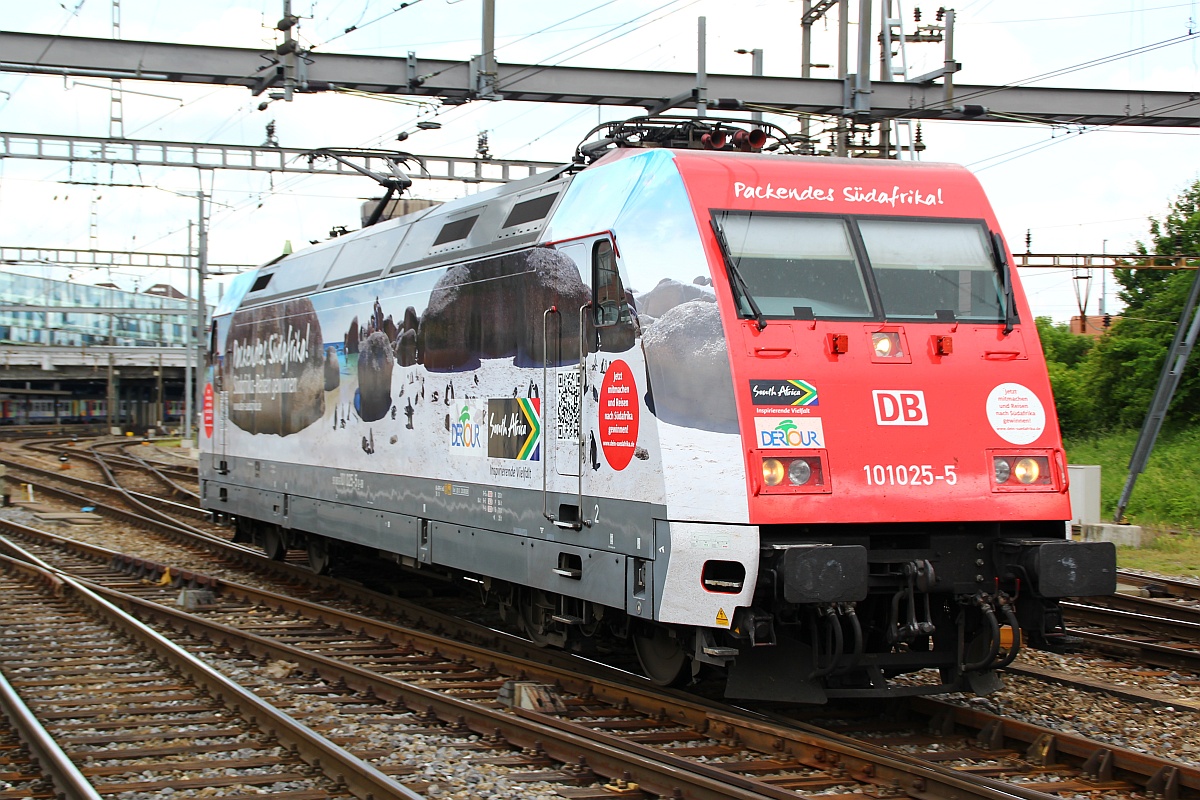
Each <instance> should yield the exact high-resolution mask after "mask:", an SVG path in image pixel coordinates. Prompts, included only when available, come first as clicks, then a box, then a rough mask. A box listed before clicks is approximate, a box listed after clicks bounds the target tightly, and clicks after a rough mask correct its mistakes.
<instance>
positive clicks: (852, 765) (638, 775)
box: [0, 521, 1048, 800]
mask: <svg viewBox="0 0 1200 800" xmlns="http://www.w3.org/2000/svg"><path fill="white" fill-rule="evenodd" d="M5 525H6V523H4V522H3V521H0V526H5ZM7 525H12V526H16V523H7ZM60 546H61V544H60ZM89 549H90V550H91V551H92V552H94V553H96V554H98V556H99V557H100V558H103V557H104V556H105V555H106V554H110V555H112V556H116V557H120V556H119V554H114V553H112V551H107V550H105V549H104V548H97V547H95V546H89ZM146 566H149V564H148V562H146ZM149 569H150V570H151V572H150V575H151V576H153V575H155V574H161V573H162V572H163V571H165V570H166V569H167V568H166V567H165V566H163V565H158V566H157V567H149ZM173 571H174V570H173ZM151 579H153V577H151ZM207 585H210V586H212V587H214V588H217V587H219V588H220V590H221V591H222V592H226V593H230V594H232V595H233V596H234V597H236V598H237V600H238V601H239V602H241V603H245V604H247V605H255V604H262V605H264V606H268V607H277V608H282V609H283V610H284V611H287V612H299V613H301V614H302V615H304V616H309V617H313V618H317V617H321V618H323V619H324V620H325V623H326V624H328V625H333V624H334V621H336V623H337V624H338V625H339V626H340V627H344V628H345V629H348V630H356V631H361V632H363V633H365V634H367V635H370V636H373V637H377V638H380V639H391V640H393V641H395V640H396V639H397V637H407V638H409V639H413V638H420V639H423V640H424V642H423V643H422V647H425V648H431V649H434V650H436V651H437V652H439V653H443V654H446V655H447V656H454V657H456V658H469V659H475V660H484V661H491V662H493V663H500V662H504V664H505V667H506V668H507V669H509V670H511V671H512V672H514V673H520V672H524V673H526V674H529V675H536V676H537V679H538V680H540V681H545V682H547V683H549V682H554V683H558V684H560V685H562V686H563V687H564V688H566V689H567V690H569V691H573V692H575V693H578V694H583V693H586V692H590V693H591V694H592V695H593V696H595V697H597V698H598V699H601V700H604V701H605V702H609V703H613V704H617V703H620V702H622V701H624V702H628V703H630V705H631V706H632V707H634V708H638V709H640V710H641V712H642V713H648V714H656V713H663V712H665V711H666V708H665V705H664V704H665V703H667V704H669V706H670V708H671V711H670V712H669V717H668V718H669V719H670V720H671V721H672V722H674V723H678V724H684V725H688V726H690V727H691V728H694V729H696V730H709V729H716V730H721V729H724V730H725V731H726V735H728V736H731V737H736V738H737V739H738V740H739V741H740V742H742V743H743V744H745V745H746V746H748V747H751V748H755V749H759V750H760V751H762V752H765V753H770V752H780V753H782V754H786V755H790V756H791V757H793V758H795V759H797V760H799V761H801V762H803V763H805V764H806V765H807V766H810V767H813V768H821V767H825V768H828V767H829V765H831V764H835V763H837V764H840V765H841V767H842V768H844V769H845V770H846V771H847V773H848V775H849V776H850V777H851V778H853V779H855V780H857V781H861V782H865V783H868V784H880V785H887V786H897V787H900V788H901V789H902V790H903V791H905V792H906V793H908V794H910V795H912V796H914V797H919V798H939V799H941V800H952V798H958V800H965V798H968V797H972V798H980V800H1012V798H1013V797H1021V798H1024V799H1025V800H1047V797H1048V796H1047V795H1045V794H1044V793H1040V792H1028V791H1026V790H1022V789H1020V788H1019V787H1013V786H1010V785H1008V784H1004V783H1001V782H999V781H989V780H987V779H984V780H982V781H981V780H980V779H979V778H978V777H977V776H970V775H964V774H962V773H960V772H956V771H954V770H953V769H950V768H946V767H941V766H939V765H932V764H929V763H928V762H925V761H922V760H921V759H919V758H915V757H911V756H906V755H903V754H897V753H893V752H891V751H888V750H886V749H884V748H882V747H876V746H873V745H870V744H866V743H863V742H860V741H857V740H854V739H851V738H849V737H844V736H840V735H838V734H833V733H831V732H829V731H824V730H822V729H820V728H818V727H815V726H805V725H803V724H801V723H794V722H790V721H789V723H788V724H789V726H790V727H791V729H790V730H788V729H784V728H780V727H778V726H776V725H771V724H768V722H767V721H766V719H765V718H764V717H761V716H760V717H759V719H758V720H755V719H748V718H745V717H740V716H738V715H737V714H736V713H735V712H734V711H733V710H732V709H729V708H728V707H719V708H716V707H708V706H705V705H704V704H703V703H700V702H697V700H696V699H695V698H692V697H685V696H675V695H672V696H670V697H669V699H668V698H664V696H663V694H662V692H661V690H659V689H658V688H657V687H655V688H654V689H652V690H651V689H646V690H643V689H639V688H637V687H636V686H630V685H629V684H628V683H616V682H613V681H609V680H605V679H601V678H589V677H584V676H581V675H579V674H578V672H577V670H575V671H572V670H571V669H570V668H569V667H568V668H562V667H546V666H544V665H542V664H541V663H539V662H538V661H535V660H530V659H526V658H519V657H512V656H503V655H501V654H497V653H495V652H494V651H489V650H485V649H483V648H479V647H474V646H471V645H465V644H462V643H460V642H458V641H455V640H452V639H447V638H445V637H440V636H436V635H431V634H416V633H415V632H413V631H410V630H406V629H403V628H398V627H397V626H394V625H391V624H388V623H383V622H379V621H377V620H372V619H370V618H367V617H362V616H358V615H354V614H350V613H347V612H342V611H337V610H336V609H331V608H329V607H328V606H323V605H320V604H315V603H310V602H308V601H304V600H301V599H298V598H293V597H287V596H284V595H279V594H277V593H273V592H269V591H266V590H262V589H256V588H252V587H248V586H241V585H237V584H233V583H230V582H228V581H218V580H216V579H210V581H209V582H208V584H207ZM98 591H99V589H98ZM104 591H108V592H112V596H113V597H114V601H119V602H121V603H123V604H126V603H127V604H129V605H135V606H137V607H138V608H141V609H143V610H144V611H145V612H146V613H149V614H154V615H157V616H158V617H160V618H162V619H164V620H173V621H183V622H186V624H187V626H188V628H189V630H192V631H202V632H203V633H204V635H207V636H208V637H210V638H212V639H214V640H217V641H219V640H221V639H225V640H231V641H232V640H235V639H236V640H241V641H245V642H246V645H247V647H248V649H249V650H250V651H251V652H252V653H255V654H256V655H267V656H269V657H271V658H275V659H283V660H286V661H291V662H295V663H298V664H299V665H300V666H301V668H303V669H305V670H317V671H318V672H319V673H321V674H323V675H326V676H327V677H328V678H330V679H334V678H337V679H341V680H344V681H345V682H346V684H347V686H349V687H350V688H353V689H355V690H356V691H365V690H366V689H367V687H370V688H371V690H372V691H373V692H374V693H375V695H376V696H379V697H381V698H382V699H384V700H392V699H395V698H396V697H398V698H399V699H401V700H403V701H404V702H405V703H406V704H407V705H409V706H411V707H416V708H433V709H434V711H435V712H436V713H437V714H438V716H439V717H440V718H443V719H447V720H453V719H456V718H458V717H462V718H464V719H465V720H466V721H467V724H468V725H469V726H470V727H471V728H472V729H473V730H475V731H477V732H479V733H481V734H487V733H490V732H491V731H493V730H494V729H496V728H497V727H499V728H501V730H502V731H503V732H504V734H505V736H506V737H508V738H509V739H510V740H511V741H513V742H514V743H517V744H521V745H522V746H532V745H535V744H537V743H539V742H540V743H541V745H542V747H543V748H544V749H545V750H546V752H547V753H549V754H550V755H551V756H553V757H555V758H558V759H559V760H565V761H573V760H574V759H575V758H576V757H577V751H576V752H571V750H570V749H556V748H557V747H559V746H558V745H551V744H548V742H549V741H551V740H553V739H554V738H556V736H557V734H554V733H553V731H552V730H551V729H553V730H558V731H562V732H564V733H565V734H566V735H567V737H568V741H570V742H571V743H572V748H573V747H580V746H584V745H583V744H582V743H581V742H580V741H579V740H581V739H586V740H589V741H590V742H591V744H590V745H587V747H588V750H589V756H588V765H589V767H590V768H591V769H593V770H594V771H596V772H598V773H601V774H605V775H607V776H608V777H620V776H621V775H622V774H623V773H624V772H629V773H630V774H631V775H633V776H635V780H637V782H638V783H640V784H642V785H644V786H645V787H647V788H651V789H653V790H655V791H658V790H659V789H662V790H663V791H662V792H661V793H663V794H666V795H668V796H670V791H669V790H670V788H671V787H672V786H675V785H682V784H679V783H670V780H675V781H678V780H679V777H680V772H681V771H683V770H686V771H689V772H690V771H695V769H696V768H695V766H694V764H693V763H692V762H688V761H686V760H685V759H682V758H679V757H675V756H670V755H668V754H663V753H660V752H658V751H655V750H653V749H651V748H648V747H645V746H643V745H639V744H637V743H633V742H627V741H617V742H615V743H614V741H613V739H612V737H610V736H606V735H604V734H602V733H598V732H595V731H590V730H588V729H587V728H586V727H584V726H580V725H577V724H572V723H563V722H560V721H557V720H553V719H552V718H545V717H542V716H538V715H533V716H531V715H525V714H517V716H518V717H524V718H525V719H523V720H522V723H523V724H516V727H510V726H511V725H513V724H515V723H513V722H512V719H513V715H512V714H501V715H500V717H501V719H500V720H499V721H498V720H497V719H496V718H495V716H494V714H495V712H493V711H490V710H486V709H485V710H480V709H479V707H478V706H476V705H475V704H471V703H468V702H466V701H463V700H459V699H458V698H454V697H450V696H447V695H444V694H442V693H439V692H435V691H432V690H428V689H424V688H422V687H419V686H414V685H412V684H409V683H407V682H404V681H400V680H397V679H394V678H390V677H389V676H385V675H380V674H378V673H375V672H372V671H370V670H366V669H363V668H360V667H355V666H352V665H346V664H343V663H342V662H339V661H337V660H334V659H331V658H329V657H327V656H323V655H320V654H317V653H311V652H309V651H307V650H303V649H300V648H297V647H294V646H293V645H290V644H286V643H281V642H276V641H274V640H272V639H270V638H267V637H262V636H258V635H257V634H253V633H247V632H240V631H238V630H237V629H236V628H233V627H229V626H226V625H223V624H221V623H217V622H213V621H210V620H207V619H204V618H202V617H196V616H195V615H191V614H187V613H186V612H183V611H180V610H179V609H175V608H170V607H166V606H162V605H160V604H158V603H154V602H153V601H151V600H147V599H145V598H140V597H136V596H126V595H124V594H123V593H122V592H118V591H115V590H104ZM381 682H385V684H384V685H386V686H387V687H389V689H390V690H391V691H392V692H394V693H396V694H395V695H394V696H392V695H389V694H387V691H388V689H383V688H381ZM593 747H594V748H598V749H597V750H595V751H594V752H595V755H592V754H591V753H592V752H593V751H592V749H591V748H593ZM616 751H619V754H618V752H616ZM648 760H651V761H654V762H655V763H657V764H658V765H659V766H655V767H653V768H651V769H650V770H649V773H647V771H646V767H644V766H641V767H639V765H645V764H647V763H648ZM714 769H715V768H704V769H702V771H703V772H705V773H706V775H702V776H700V778H701V779H711V780H713V781H716V780H717V778H718V777H719V778H720V780H719V781H718V782H717V785H718V786H719V789H718V790H717V791H718V793H717V794H715V795H710V794H707V793H704V792H706V791H707V790H705V789H704V787H705V786H706V785H707V784H706V783H705V780H700V782H699V784H697V786H695V787H692V785H691V784H690V783H689V784H688V786H689V788H694V789H695V791H696V792H698V793H696V794H689V795H688V796H689V797H693V796H694V797H710V796H715V797H741V796H745V797H772V798H776V799H777V800H781V799H782V798H794V797H795V796H796V795H795V793H794V791H792V790H785V789H778V788H774V787H771V788H763V784H761V783H756V782H754V781H753V780H752V779H748V778H742V777H740V776H737V775H735V774H733V773H730V772H728V771H724V770H720V771H716V772H714V771H713V770H714ZM660 781H667V783H665V784H662V783H660ZM701 790H704V791H701ZM735 790H736V791H735Z"/></svg>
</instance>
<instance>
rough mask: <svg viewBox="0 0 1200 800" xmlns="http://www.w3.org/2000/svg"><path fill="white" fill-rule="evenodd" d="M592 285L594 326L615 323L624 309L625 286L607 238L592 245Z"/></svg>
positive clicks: (619, 319)
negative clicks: (593, 293)
mask: <svg viewBox="0 0 1200 800" xmlns="http://www.w3.org/2000/svg"><path fill="white" fill-rule="evenodd" d="M592 286H593V287H594V292H595V295H594V304H593V305H594V309H595V321H596V327H598V328H601V327H605V326H608V325H616V324H617V323H618V322H620V321H621V316H622V311H623V310H625V287H624V286H623V285H622V284H621V275H620V273H618V272H617V260H616V258H615V257H614V256H613V248H612V242H610V241H609V240H608V239H601V240H600V241H598V242H596V244H595V245H594V246H593V247H592ZM627 315H628V312H627V311H626V316H627Z"/></svg>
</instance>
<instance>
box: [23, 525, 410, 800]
mask: <svg viewBox="0 0 1200 800" xmlns="http://www.w3.org/2000/svg"><path fill="white" fill-rule="evenodd" d="M8 546H9V547H10V548H13V549H15V550H18V551H20V550H21V548H20V547H19V546H17V545H15V544H13V543H11V542H10V543H8ZM0 562H3V563H4V564H5V565H6V566H9V567H11V568H13V569H19V570H22V571H24V572H26V573H27V574H30V575H34V576H37V577H38V579H39V580H42V581H47V582H50V583H51V584H52V585H54V586H55V588H56V590H57V591H59V592H60V593H66V594H70V595H72V596H73V597H74V598H75V599H77V600H78V601H79V602H80V603H82V604H83V605H84V606H85V607H86V608H88V609H89V610H90V611H91V613H93V614H95V615H96V616H98V617H100V618H102V619H105V620H107V621H108V622H109V623H111V624H113V625H115V626H117V627H119V628H120V629H121V630H123V631H124V632H126V633H127V634H129V635H130V636H132V637H133V638H134V640H135V641H137V642H138V643H139V644H140V645H142V646H144V647H146V648H147V649H148V650H149V651H150V652H152V653H154V654H155V656H156V657H158V658H160V659H162V660H163V661H165V662H167V663H170V664H172V665H173V666H175V667H176V668H178V669H180V670H181V671H182V672H183V673H184V674H186V675H187V676H188V677H189V678H190V679H191V680H193V681H195V682H196V684H197V685H198V686H200V687H202V688H203V689H204V690H205V691H207V692H208V693H209V694H210V696H212V697H213V698H214V699H215V700H216V701H217V702H219V703H222V704H225V705H227V706H229V707H231V708H233V709H235V710H236V711H237V713H238V714H239V715H241V716H242V718H243V719H245V720H247V721H248V722H249V723H250V724H252V725H256V726H258V727H260V728H262V729H263V730H266V731H269V732H271V733H272V734H274V735H275V736H276V737H277V738H278V739H279V741H280V742H281V743H283V744H284V745H285V746H288V747H292V748H294V749H295V752H296V753H297V755H299V756H300V758H301V759H303V760H304V761H305V762H306V763H308V764H310V765H312V766H314V767H316V768H317V769H319V770H320V771H321V772H322V773H323V774H325V775H327V776H329V777H331V778H334V779H337V780H341V781H343V782H344V783H345V785H346V787H347V789H348V790H349V791H350V792H351V793H352V794H354V795H355V796H356V797H360V798H364V800H370V799H371V798H374V800H379V798H398V799H399V800H423V798H422V797H421V795H419V794H417V793H416V792H413V791H412V790H410V789H408V788H407V787H405V786H403V785H401V784H400V783H398V782H396V781H394V780H393V779H392V778H390V777H388V776H387V775H385V774H384V773H382V772H380V771H379V770H378V769H376V768H375V767H374V766H372V765H371V764H368V763H367V762H365V761H363V760H361V759H359V758H357V757H355V756H353V755H351V754H350V753H349V752H347V751H346V750H344V749H343V748H342V747H340V746H338V745H336V744H334V743H333V742H332V741H330V740H329V739H327V738H326V737H325V736H323V735H321V734H320V733H317V732H316V731H314V730H313V729H311V728H309V727H308V726H306V725H303V724H301V723H300V722H298V721H297V720H296V719H294V718H292V717H291V716H289V715H287V714H285V713H283V712H282V711H280V710H279V709H277V708H275V707H274V706H273V705H271V704H270V703H268V702H266V701H265V700H263V699H261V698H259V697H258V696H257V695H255V694H254V693H253V692H251V691H249V690H248V689H245V688H244V687H242V686H240V685H238V684H237V683H235V682H234V681H232V680H230V679H229V678H227V677H225V676H224V675H223V674H221V673H220V672H218V671H217V670H215V669H213V668H212V667H210V666H208V665H207V664H205V663H204V662H203V661H201V660H200V659H198V658H196V657H195V656H193V655H192V654H191V653H188V652H187V651H186V650H184V649H183V648H181V647H180V646H179V645H177V644H175V643H174V642H172V641H171V640H169V639H167V638H166V637H164V636H163V635H162V634H160V633H158V632H157V631H155V630H153V629H152V628H150V627H149V626H148V625H147V624H146V623H144V622H142V621H141V620H139V619H137V618H135V617H133V616H131V615H130V614H128V613H127V612H125V611H123V610H121V609H120V608H119V607H118V606H117V605H116V604H115V603H114V602H113V601H116V602H121V601H123V600H128V596H127V595H121V594H120V593H119V592H113V591H112V590H107V589H104V590H100V589H99V587H96V586H88V585H85V584H84V582H82V581H80V580H78V579H76V578H74V577H72V576H70V575H69V574H67V573H65V572H62V571H61V570H58V569H55V568H54V567H52V566H50V565H49V564H46V563H45V562H43V561H42V560H41V559H39V558H38V557H37V556H35V555H33V554H32V553H27V552H26V553H23V555H22V556H21V557H20V558H19V559H18V558H14V557H12V556H4V555H0ZM105 595H106V596H107V597H109V598H112V600H109V599H106V597H105Z"/></svg>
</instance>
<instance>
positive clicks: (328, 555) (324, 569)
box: [306, 533, 333, 575]
mask: <svg viewBox="0 0 1200 800" xmlns="http://www.w3.org/2000/svg"><path fill="white" fill-rule="evenodd" d="M306 538H307V539H308V566H309V569H311V570H312V571H313V572H315V573H317V574H318V575H328V574H329V568H330V567H331V566H332V565H333V554H332V552H331V550H332V548H331V547H330V546H329V540H328V539H326V538H325V537H324V536H317V535H316V534H315V533H310V534H308V536H307V537H306Z"/></svg>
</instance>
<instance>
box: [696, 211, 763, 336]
mask: <svg viewBox="0 0 1200 800" xmlns="http://www.w3.org/2000/svg"><path fill="white" fill-rule="evenodd" d="M708 224H710V225H712V229H713V233H715V234H716V235H717V244H719V245H720V246H721V257H722V258H723V259H725V272H726V274H727V275H728V277H729V285H730V286H731V287H734V288H735V289H736V291H737V294H738V295H739V296H740V297H741V298H742V299H744V300H745V301H746V305H748V306H750V310H751V311H753V312H754V322H755V324H756V325H757V326H758V329H759V330H760V331H761V330H762V329H763V328H765V327H767V320H766V317H764V316H763V312H762V309H761V308H759V307H758V303H756V302H755V301H754V295H752V294H750V289H749V287H747V286H746V279H745V278H743V277H742V273H741V270H739V269H738V267H737V264H736V263H735V262H734V260H733V256H732V255H730V253H729V242H728V241H727V240H726V239H725V231H723V230H721V226H720V225H718V224H717V221H716V220H715V219H710V220H709V221H708ZM738 316H741V315H740V314H739V315H738Z"/></svg>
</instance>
